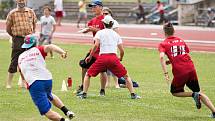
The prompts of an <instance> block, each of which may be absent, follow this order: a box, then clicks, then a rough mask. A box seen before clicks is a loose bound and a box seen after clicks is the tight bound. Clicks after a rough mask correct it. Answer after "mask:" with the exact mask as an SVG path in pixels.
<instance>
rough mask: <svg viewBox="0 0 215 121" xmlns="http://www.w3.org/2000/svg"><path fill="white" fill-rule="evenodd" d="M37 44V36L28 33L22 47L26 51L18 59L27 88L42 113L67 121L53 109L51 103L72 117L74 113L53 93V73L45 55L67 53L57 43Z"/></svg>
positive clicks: (54, 120)
mask: <svg viewBox="0 0 215 121" xmlns="http://www.w3.org/2000/svg"><path fill="white" fill-rule="evenodd" d="M35 46H36V37H35V36H33V35H28V36H26V37H25V40H24V44H23V45H22V48H25V49H26V51H24V52H23V53H22V54H21V55H20V56H19V59H18V68H19V70H20V74H21V77H22V79H23V80H25V81H26V82H25V83H26V85H27V88H28V89H29V92H30V95H31V97H32V100H33V102H34V104H35V105H36V106H37V108H38V110H39V112H40V114H41V115H45V116H46V117H47V118H48V119H50V120H53V121H67V120H68V119H64V118H63V117H62V116H60V115H59V114H58V113H57V112H54V111H52V110H51V103H50V101H51V102H52V104H54V105H55V106H56V107H57V108H59V109H61V110H62V111H63V112H64V114H65V115H66V116H67V117H69V118H70V119H72V118H73V116H74V113H73V112H72V111H69V110H68V109H67V108H66V107H65V106H64V104H63V103H62V101H61V100H60V99H59V98H58V97H57V96H56V95H54V94H53V93H52V74H51V73H50V71H49V70H48V69H47V68H46V63H45V57H46V56H47V53H48V52H50V51H54V52H56V53H58V54H60V55H61V57H62V58H66V57H67V53H66V52H65V51H64V50H63V49H61V48H59V47H58V46H56V45H52V44H50V45H44V46H38V47H35Z"/></svg>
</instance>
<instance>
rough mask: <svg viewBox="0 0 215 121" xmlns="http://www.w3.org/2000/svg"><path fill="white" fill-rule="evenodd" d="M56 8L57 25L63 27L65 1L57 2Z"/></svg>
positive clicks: (55, 2) (56, 0)
mask: <svg viewBox="0 0 215 121" xmlns="http://www.w3.org/2000/svg"><path fill="white" fill-rule="evenodd" d="M54 8H55V9H54V11H55V17H56V21H57V25H58V26H61V21H62V18H63V0H55V1H54Z"/></svg>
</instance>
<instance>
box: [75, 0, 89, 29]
mask: <svg viewBox="0 0 215 121" xmlns="http://www.w3.org/2000/svg"><path fill="white" fill-rule="evenodd" d="M78 6H79V14H78V22H77V28H79V23H80V22H81V20H84V22H85V27H86V24H87V8H86V2H85V0H80V1H79V3H78Z"/></svg>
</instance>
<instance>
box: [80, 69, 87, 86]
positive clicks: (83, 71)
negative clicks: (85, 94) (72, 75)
mask: <svg viewBox="0 0 215 121" xmlns="http://www.w3.org/2000/svg"><path fill="white" fill-rule="evenodd" d="M86 73H87V69H86V68H82V78H81V79H82V81H81V83H82V85H83V84H84V77H85V75H86Z"/></svg>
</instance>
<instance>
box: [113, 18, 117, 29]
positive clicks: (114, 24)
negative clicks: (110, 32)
mask: <svg viewBox="0 0 215 121" xmlns="http://www.w3.org/2000/svg"><path fill="white" fill-rule="evenodd" d="M115 28H119V23H118V22H117V21H116V20H114V21H113V26H112V29H115Z"/></svg>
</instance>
